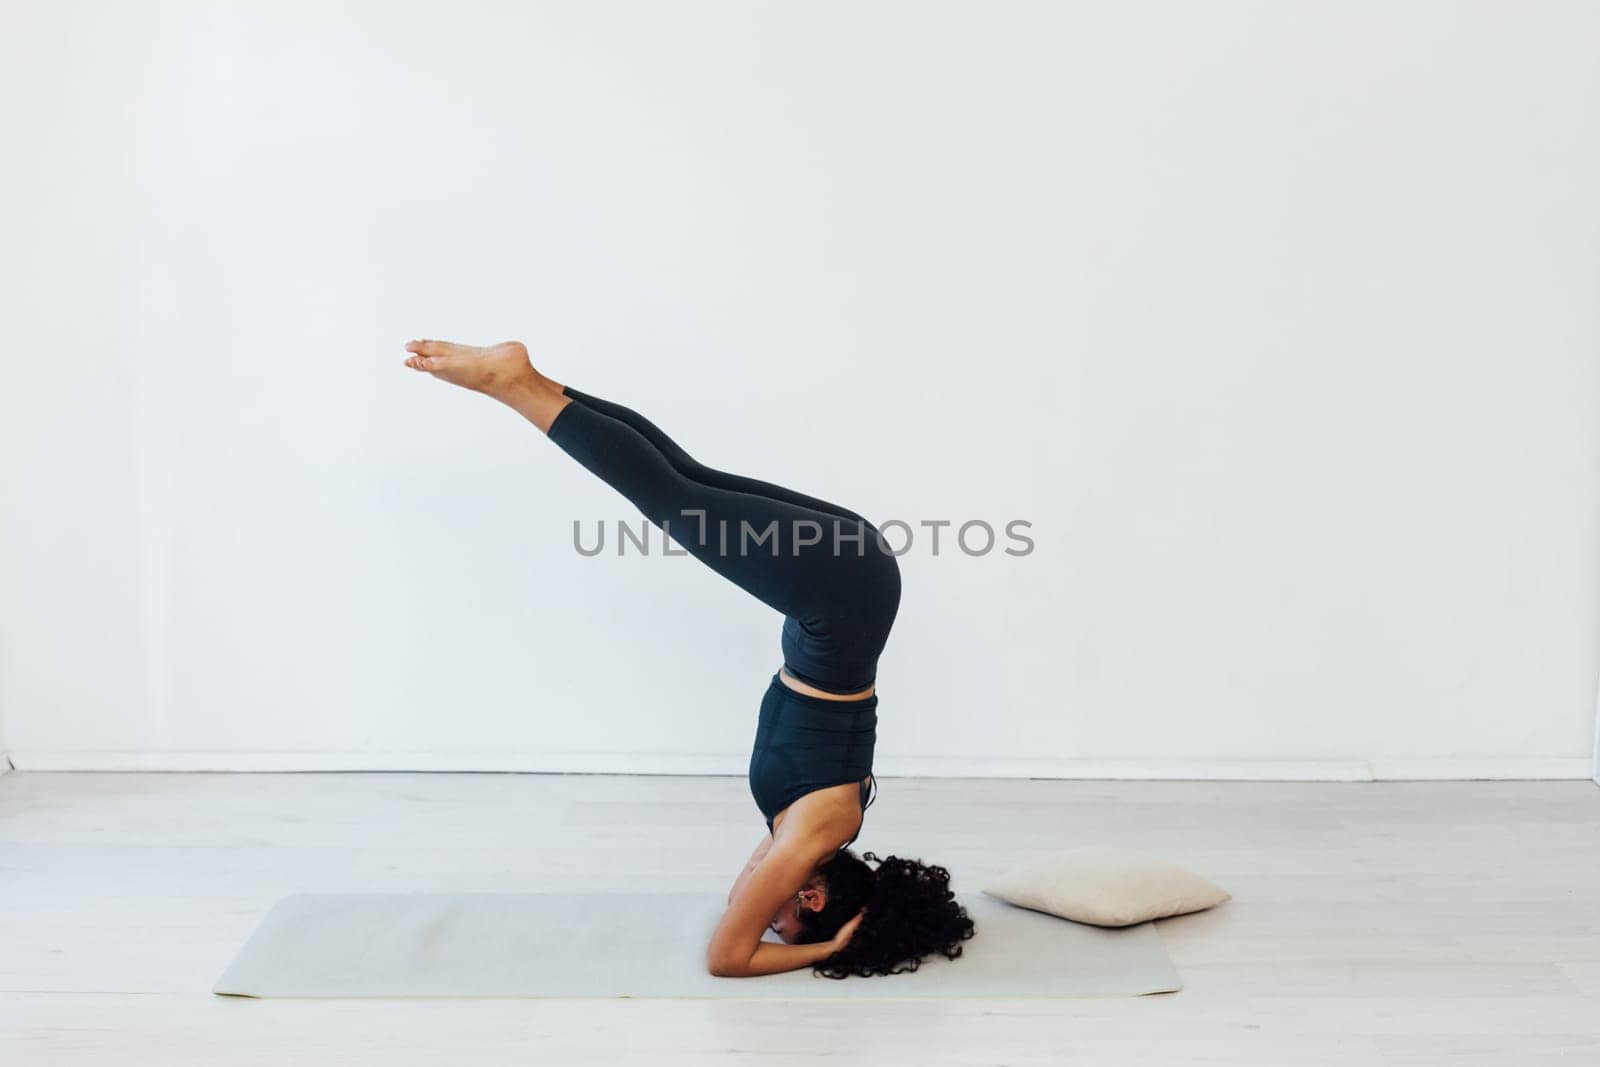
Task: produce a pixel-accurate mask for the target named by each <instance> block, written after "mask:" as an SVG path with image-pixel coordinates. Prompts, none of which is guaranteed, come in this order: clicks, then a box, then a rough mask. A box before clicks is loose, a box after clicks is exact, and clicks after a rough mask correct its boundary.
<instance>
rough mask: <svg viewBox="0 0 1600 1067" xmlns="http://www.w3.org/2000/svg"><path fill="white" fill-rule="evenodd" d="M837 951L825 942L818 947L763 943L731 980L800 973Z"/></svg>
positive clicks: (759, 944) (757, 946)
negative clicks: (791, 972)
mask: <svg viewBox="0 0 1600 1067" xmlns="http://www.w3.org/2000/svg"><path fill="white" fill-rule="evenodd" d="M836 951H837V950H836V949H835V948H834V947H833V944H832V943H831V942H827V941H824V942H822V943H820V944H816V945H780V944H776V943H774V942H772V941H762V942H760V943H758V944H757V945H756V951H755V954H754V955H753V956H751V957H750V962H749V963H748V964H746V965H745V967H744V969H743V970H741V971H740V972H739V973H738V974H732V975H728V976H727V977H730V978H754V977H756V976H757V975H762V974H777V973H779V972H780V971H798V970H799V969H800V968H802V967H810V966H811V965H812V964H815V963H821V962H822V961H823V960H825V959H827V958H828V957H829V956H831V955H833V954H834V952H836Z"/></svg>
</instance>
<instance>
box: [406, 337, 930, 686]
mask: <svg viewBox="0 0 1600 1067" xmlns="http://www.w3.org/2000/svg"><path fill="white" fill-rule="evenodd" d="M406 347H407V349H408V350H410V351H412V352H414V353H416V354H415V355H413V357H412V358H411V359H409V360H407V361H406V362H407V365H408V366H411V367H414V368H416V369H417V370H424V371H427V372H428V373H430V374H433V375H434V376H435V377H438V378H441V379H443V380H445V381H449V382H451V383H453V384H456V385H460V386H463V387H464V388H468V389H473V390H476V391H478V392H482V393H484V394H486V395H488V396H491V397H493V398H494V399H496V400H499V401H501V402H502V403H504V404H507V405H509V406H510V407H512V408H514V409H515V410H516V411H518V412H519V413H520V414H522V415H523V416H524V417H525V418H527V419H528V421H530V422H532V423H533V424H534V425H536V426H538V427H539V428H540V429H541V430H543V431H545V433H546V435H547V436H548V437H549V438H550V440H552V441H553V442H555V443H556V445H557V446H558V447H560V448H561V449H562V450H563V451H565V452H566V453H567V454H568V455H570V456H572V458H573V459H575V460H577V461H578V462H579V463H580V464H582V465H583V466H584V467H586V468H587V469H588V470H590V471H591V472H592V473H594V474H595V475H596V476H598V477H599V478H600V479H601V480H603V481H605V482H606V483H607V484H608V485H610V486H612V488H614V489H616V490H617V491H618V492H619V493H621V494H622V495H623V496H624V497H626V498H627V499H628V500H629V501H630V502H631V503H632V504H633V505H634V506H635V507H637V508H638V509H639V510H640V512H641V513H643V514H644V515H645V516H646V517H647V518H648V519H649V520H650V521H651V522H653V523H655V524H656V525H657V526H659V527H661V528H662V529H663V531H666V532H667V533H668V534H669V536H671V537H672V538H673V540H675V541H677V542H678V544H679V545H681V546H682V547H683V548H684V549H686V550H687V551H688V552H689V553H690V554H692V555H694V556H695V557H696V558H697V559H699V560H700V561H701V562H703V563H704V564H705V565H706V566H708V567H710V568H711V569H712V570H714V571H716V572H717V573H718V574H720V575H722V576H723V577H725V578H727V579H728V580H729V581H731V582H733V583H734V584H735V585H737V586H739V587H740V588H741V589H744V590H745V591H746V592H748V593H750V594H751V595H752V596H754V597H756V598H757V599H758V600H760V601H761V602H762V603H764V604H766V605H767V606H769V607H771V608H773V609H774V610H776V611H778V612H779V613H781V614H783V615H786V616H788V619H787V621H786V622H785V624H784V642H783V644H784V652H785V660H786V662H787V663H788V665H789V666H790V668H791V671H793V672H795V673H797V676H799V677H801V679H802V680H803V681H808V682H811V683H812V684H814V685H820V686H822V687H823V688H828V689H832V690H833V691H835V692H856V691H859V690H861V689H865V688H866V687H867V686H868V685H870V684H871V683H872V680H873V677H874V674H875V665H876V661H877V657H878V654H879V653H880V652H881V651H882V648H883V644H884V642H885V641H886V640H887V638H888V634H889V628H890V626H891V625H892V624H893V622H894V617H895V614H896V611H897V608H898V605H899V600H900V575H899V569H898V567H897V566H896V564H895V560H894V557H893V555H892V554H891V553H889V552H888V551H887V550H886V549H885V548H884V547H883V546H882V545H881V544H879V542H878V539H877V535H876V531H875V530H874V529H873V528H872V527H871V525H870V524H868V523H866V522H865V521H864V520H861V519H859V517H856V516H855V515H854V513H853V512H846V511H844V509H838V511H837V512H836V511H834V510H831V508H832V506H831V505H829V506H828V508H827V509H823V508H816V507H811V506H809V505H807V504H805V503H801V502H799V501H809V500H812V499H813V498H810V497H805V496H804V495H803V494H798V493H793V492H791V491H790V490H785V489H782V488H781V487H779V486H772V485H770V483H766V482H758V481H756V480H755V479H748V478H741V477H739V476H737V475H730V474H725V473H723V472H719V471H713V470H711V468H708V467H704V466H702V465H701V464H698V463H696V462H695V461H694V460H693V459H692V458H690V457H689V456H688V455H687V453H684V452H683V450H682V449H681V448H679V447H678V446H677V445H676V444H675V443H674V442H673V441H672V440H671V438H669V437H667V435H666V434H664V433H662V432H661V431H660V430H659V429H656V428H655V427H654V426H653V425H652V424H650V423H649V422H648V420H645V419H644V417H643V416H641V415H639V414H638V413H636V412H632V411H629V410H628V409H626V408H621V407H620V405H608V404H607V405H606V406H607V407H608V408H610V409H611V410H615V411H617V412H618V413H619V414H624V415H626V416H627V421H624V419H622V418H616V417H613V416H612V415H610V414H607V413H606V412H604V411H601V410H599V407H598V406H590V404H588V403H585V402H580V401H576V400H574V399H573V398H572V397H571V396H569V395H567V394H566V392H564V391H563V388H562V386H560V385H559V383H556V382H553V381H551V380H550V379H548V378H545V377H544V376H543V375H541V374H539V373H538V372H537V371H536V370H534V369H533V367H532V365H531V364H530V363H529V362H528V357H527V350H526V349H525V348H524V347H523V346H522V345H520V344H517V343H515V342H508V343H506V344H502V345H495V346H493V347H491V348H486V349H478V348H470V347H467V346H461V345H451V344H447V343H444V342H438V341H414V342H412V343H411V344H409V345H407V346H406ZM595 403H596V404H597V405H600V404H606V402H603V401H598V400H596V402H595ZM641 426H642V427H644V428H646V429H648V431H649V436H647V435H646V431H645V429H641ZM680 465H681V466H682V468H683V469H680ZM686 471H688V472H689V473H686ZM691 474H693V475H695V477H691ZM700 477H704V478H706V479H707V481H700V480H698V479H699V478H700ZM708 483H717V484H708ZM736 486H745V487H749V488H754V489H758V490H760V491H753V492H752V491H744V490H743V489H740V488H736ZM768 493H775V494H777V495H767V494H768Z"/></svg>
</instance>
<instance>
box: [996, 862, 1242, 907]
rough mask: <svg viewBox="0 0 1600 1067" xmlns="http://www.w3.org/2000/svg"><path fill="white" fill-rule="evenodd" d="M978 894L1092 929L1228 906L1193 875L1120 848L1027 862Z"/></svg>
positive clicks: (1213, 888)
mask: <svg viewBox="0 0 1600 1067" xmlns="http://www.w3.org/2000/svg"><path fill="white" fill-rule="evenodd" d="M983 891H984V892H985V893H987V894H989V896H991V897H999V898H1000V899H1001V900H1004V901H1007V902H1009V903H1012V904H1018V905H1021V906H1022V907H1024V908H1032V909H1034V910H1035V911H1045V912H1049V913H1050V914H1051V915H1059V916H1061V917H1062V918H1063V919H1071V920H1073V921H1074V922H1080V923H1093V924H1094V925H1095V926H1132V925H1133V924H1134V923H1142V922H1145V921H1146V920H1149V919H1160V918H1163V917H1165V916H1168V915H1182V914H1184V913H1186V912H1191V911H1204V910H1205V909H1206V908H1213V907H1216V906H1217V905H1218V904H1221V903H1222V902H1223V901H1224V900H1228V899H1230V898H1229V894H1228V893H1227V891H1226V890H1223V889H1218V888H1217V887H1216V886H1214V885H1212V884H1211V883H1210V882H1208V881H1206V880H1205V879H1204V878H1201V877H1200V876H1199V875H1198V874H1195V873H1194V872H1193V871H1186V870H1184V869H1183V868H1182V867H1179V866H1178V865H1177V864H1175V863H1168V862H1167V861H1165V860H1159V859H1156V858H1155V857H1154V856H1147V855H1144V854H1143V853H1140V852H1130V851H1129V850H1127V849H1122V848H1075V849H1070V850H1068V851H1066V852H1051V853H1047V854H1045V855H1042V856H1039V857H1037V858H1035V859H1031V860H1029V861H1028V862H1026V863H1023V864H1021V865H1020V866H1017V867H1013V868H1012V869H1011V870H1009V871H1007V872H1006V873H1004V874H1002V875H1000V877H998V878H995V879H994V880H993V881H991V882H990V883H989V884H988V885H986V886H984V887H983Z"/></svg>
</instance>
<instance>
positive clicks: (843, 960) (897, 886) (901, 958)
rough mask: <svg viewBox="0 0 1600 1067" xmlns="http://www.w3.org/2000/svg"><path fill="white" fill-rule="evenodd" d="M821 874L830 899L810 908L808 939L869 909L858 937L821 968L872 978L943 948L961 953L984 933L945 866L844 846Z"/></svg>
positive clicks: (910, 967)
mask: <svg viewBox="0 0 1600 1067" xmlns="http://www.w3.org/2000/svg"><path fill="white" fill-rule="evenodd" d="M870 863H876V864H878V866H877V868H876V869H874V868H873V867H871V866H869V864H870ZM817 875H818V877H819V878H820V879H821V881H822V882H823V884H824V885H826V886H827V890H828V896H827V904H826V905H825V906H824V907H823V908H822V909H821V910H820V911H815V912H805V913H803V915H802V916H801V922H802V929H801V935H800V941H801V942H804V943H812V944H815V943H816V942H819V941H826V940H828V939H829V938H831V937H833V936H834V935H835V934H836V933H838V932H839V928H840V927H842V926H843V925H844V924H845V923H846V922H848V921H850V919H852V918H854V917H855V916H856V915H857V914H858V913H859V912H860V911H861V910H862V909H863V908H865V909H866V914H865V915H864V916H863V917H862V919H861V925H859V926H858V927H856V932H855V933H854V934H853V935H851V937H850V943H849V944H847V945H845V947H844V948H843V949H841V950H840V951H838V952H835V953H834V954H833V955H831V956H829V957H828V958H827V959H825V960H822V961H821V962H820V963H818V964H816V966H815V967H814V968H813V970H814V971H815V972H816V973H817V974H820V975H824V976H826V977H828V978H848V977H850V976H852V975H855V976H857V977H860V978H870V977H872V976H874V975H889V974H900V973H902V972H904V971H914V970H916V969H917V968H918V967H920V966H922V961H923V960H924V959H925V958H926V957H928V956H929V955H931V954H933V953H935V952H937V953H939V954H940V955H942V956H944V957H945V958H946V959H952V960H953V959H955V958H956V957H958V956H960V955H961V942H963V941H965V940H967V939H968V938H970V937H972V936H973V934H974V933H976V929H975V927H974V926H973V923H972V919H971V918H969V917H968V915H967V912H966V909H965V908H963V907H962V906H961V905H960V904H958V903H956V899H955V894H954V893H952V892H951V891H950V872H949V871H947V870H945V869H944V868H943V867H938V866H932V865H929V864H925V863H923V862H922V861H921V860H914V859H903V858H901V857H899V856H888V857H885V858H883V859H879V858H878V856H877V855H876V854H875V853H872V852H868V853H865V854H864V855H863V856H857V855H856V854H855V853H854V852H852V851H850V850H849V849H840V850H839V851H838V852H837V853H835V854H834V856H833V857H832V858H831V859H829V860H827V861H826V862H825V863H823V864H821V865H819V866H818V868H817Z"/></svg>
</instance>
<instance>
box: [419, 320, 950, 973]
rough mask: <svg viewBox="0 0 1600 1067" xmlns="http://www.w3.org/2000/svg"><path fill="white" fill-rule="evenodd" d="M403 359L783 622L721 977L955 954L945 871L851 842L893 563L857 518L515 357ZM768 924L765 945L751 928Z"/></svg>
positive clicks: (727, 919) (485, 353) (867, 768)
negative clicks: (493, 408)
mask: <svg viewBox="0 0 1600 1067" xmlns="http://www.w3.org/2000/svg"><path fill="white" fill-rule="evenodd" d="M406 351H408V352H410V353H412V355H411V356H410V358H408V359H407V360H406V365H407V366H409V367H411V368H413V369H415V370H419V371H426V372H427V373H429V374H432V375H433V376H434V377H436V378H440V379H442V380H444V381H447V382H450V383H452V384H454V385H459V386H463V387H465V388H468V389H472V390H475V391H477V392H480V393H484V394H486V395H488V396H490V397H493V398H494V399H496V400H499V401H500V402H502V403H504V404H507V405H508V406H510V407H511V408H513V409H514V410H516V411H517V412H518V413H520V414H521V415H522V416H523V417H524V418H526V419H527V420H528V421H529V422H531V423H533V424H534V425H535V426H537V427H539V429H540V430H543V431H544V433H545V435H546V436H548V437H549V438H550V440H552V441H554V442H555V443H556V444H557V445H558V446H559V447H560V448H561V449H562V450H563V451H565V452H566V453H567V454H568V455H570V456H572V458H573V459H575V460H577V461H578V462H579V463H581V464H583V466H585V467H587V468H588V469H589V470H590V471H592V472H593V473H594V474H596V475H598V476H599V477H600V478H601V479H602V480H604V481H605V482H606V483H607V484H609V485H611V486H612V487H613V488H615V489H616V490H617V491H618V492H620V493H621V494H622V495H623V496H625V497H627V498H628V500H629V501H630V502H632V503H633V504H634V505H635V506H636V507H638V509H639V510H640V511H641V512H643V514H644V515H645V517H646V518H647V519H649V520H650V521H651V522H653V523H655V524H656V525H657V526H659V527H661V528H662V530H663V531H664V532H665V533H666V534H667V535H668V536H671V537H672V539H673V540H674V541H676V542H677V543H678V544H679V545H680V546H681V547H682V548H684V549H686V550H687V551H688V552H690V553H691V554H693V555H694V556H695V557H696V558H698V559H700V560H701V561H702V562H704V563H705V564H706V565H707V566H709V567H710V568H711V569H712V570H714V571H716V572H717V573H718V574H720V575H722V576H723V577H724V578H727V579H729V580H730V581H732V582H733V583H734V584H736V585H738V586H739V587H740V588H742V589H744V590H745V591H746V592H748V593H751V594H752V595H754V596H755V597H757V598H758V599H759V600H761V601H762V603H764V604H766V605H768V606H769V607H772V608H774V609H776V610H777V611H779V612H780V613H782V614H783V615H784V616H785V619H784V624H783V641H782V647H783V656H784V664H783V667H782V668H781V669H780V670H779V671H778V673H777V674H776V675H774V676H773V679H772V683H771V685H769V686H768V688H767V693H766V697H765V698H764V699H763V701H762V704H761V714H760V719H759V722H758V725H757V729H756V742H755V748H754V751H753V752H752V754H751V757H750V792H751V795H752V796H753V797H754V798H755V801H756V805H757V806H758V807H759V808H760V809H761V811H762V814H763V815H765V816H766V820H767V829H768V834H767V836H766V837H765V838H763V840H762V841H761V843H760V844H759V845H758V846H757V847H756V850H755V853H754V854H753V855H752V856H751V857H750V862H749V864H748V865H747V866H746V867H745V870H744V872H743V873H742V874H741V875H740V876H739V878H738V880H737V881H736V882H735V883H734V885H733V889H732V891H731V892H729V894H728V909H727V911H726V912H725V913H724V914H723V916H722V920H721V921H720V922H719V923H718V924H717V928H716V932H715V933H714V934H713V935H712V938H711V944H710V946H709V947H708V948H707V952H706V963H707V966H708V968H709V969H710V971H711V973H713V974H717V975H724V976H730V977H734V976H737V977H743V976H751V975H759V974H772V973H775V972H778V971H791V970H796V969H798V968H801V967H814V968H816V969H817V970H818V971H819V972H820V973H824V974H827V975H830V976H831V977H835V978H843V977H845V976H846V975H849V974H857V975H862V976H868V975H873V974H894V973H898V972H899V971H901V970H915V969H916V968H917V966H918V965H919V964H920V963H921V961H922V959H923V958H924V957H925V956H927V955H929V954H930V953H932V952H936V951H937V952H940V953H942V954H944V955H945V956H947V957H949V958H951V959H954V958H955V957H957V956H959V955H960V954H961V942H962V941H963V940H965V939H966V938H969V937H971V936H972V933H973V924H972V921H971V919H969V918H968V917H967V914H966V912H965V911H964V910H963V909H962V908H961V906H960V905H959V904H957V903H956V902H955V898H954V895H953V894H952V893H951V892H950V874H949V872H948V871H946V870H945V869H944V868H942V867H932V866H925V865H923V864H922V863H920V862H918V861H916V860H907V859H900V858H897V857H894V856H890V857H888V858H886V859H884V860H882V861H881V862H880V863H879V866H878V867H877V868H876V869H874V868H872V867H870V866H869V865H868V863H867V861H877V860H878V857H877V856H875V855H873V854H872V853H871V852H868V853H866V855H865V857H864V859H863V858H861V857H857V856H856V855H855V854H854V853H853V852H851V851H850V850H849V849H848V847H847V846H848V845H850V844H851V843H852V842H854V841H855V839H856V837H857V836H858V835H859V834H860V832H861V824H862V822H863V820H864V818H865V813H866V808H867V807H868V806H869V805H870V804H871V799H870V798H869V790H870V791H871V792H872V794H873V795H875V792H876V783H875V781H874V779H873V776H872V773H871V772H872V754H873V748H874V744H875V741H876V736H877V703H878V699H877V696H876V695H875V689H874V686H875V682H876V675H877V661H878V655H879V653H881V652H882V651H883V646H884V642H885V641H886V640H887V639H888V636H889V628H890V626H891V625H893V623H894V617H895V612H896V610H897V609H898V607H899V604H900V571H899V567H898V565H897V564H896V563H895V559H894V556H893V554H891V553H890V552H889V551H888V550H887V549H886V548H884V546H883V545H882V544H881V543H880V541H879V539H878V532H877V530H876V529H875V528H874V527H873V526H872V525H871V523H868V522H867V521H866V520H865V519H863V518H862V517H861V516H859V515H857V514H855V513H854V512H852V511H846V510H845V509H843V508H840V507H837V506H835V505H833V504H829V503H826V502H825V501H821V500H817V499H815V498H813V497H808V496H804V495H802V494H800V493H795V492H792V491H790V490H788V489H784V488H782V487H780V486H776V485H770V484H768V483H766V482H759V481H755V480H754V479H750V478H741V477H739V476H737V475H733V474H725V473H723V472H722V471H716V470H712V469H711V468H709V467H705V466H702V465H701V464H699V463H697V462H696V461H695V460H694V459H692V458H690V456H689V455H688V453H686V452H684V451H683V449H681V448H679V447H678V446H677V445H676V444H675V443H674V442H673V441H672V439H671V438H669V437H668V436H667V435H666V434H664V433H662V432H661V431H660V430H659V429H657V428H656V427H655V426H654V425H652V424H651V423H650V422H649V421H648V420H646V419H645V418H644V417H643V416H641V415H639V414H638V413H637V412H634V411H630V410H629V409H627V408H625V407H622V406H621V405H619V404H613V403H610V402H608V401H605V400H600V399H598V398H597V397H592V396H589V395H587V394H585V393H580V392H579V391H577V390H576V389H572V388H569V387H567V386H563V385H561V384H560V383H559V382H556V381H553V380H551V379H549V378H547V377H545V376H544V375H542V374H540V373H539V372H538V371H536V370H534V368H533V366H532V364H531V363H529V361H528V350H527V349H526V348H525V347H523V346H522V345H521V344H520V343H518V342H515V341H507V342H505V343H502V344H498V345H494V346H492V347H488V348H474V347H470V346H467V345H457V344H450V343H448V342H444V341H412V342H411V343H410V344H408V345H406ZM768 929H771V930H773V931H774V932H776V933H777V934H778V936H779V938H781V940H782V943H781V944H776V943H773V942H771V941H765V940H763V939H762V934H763V933H764V932H765V931H766V930H768Z"/></svg>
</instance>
